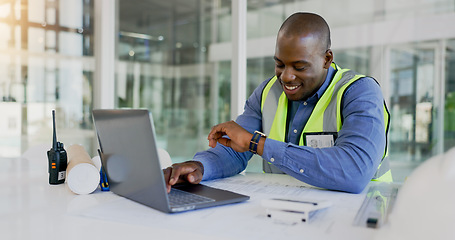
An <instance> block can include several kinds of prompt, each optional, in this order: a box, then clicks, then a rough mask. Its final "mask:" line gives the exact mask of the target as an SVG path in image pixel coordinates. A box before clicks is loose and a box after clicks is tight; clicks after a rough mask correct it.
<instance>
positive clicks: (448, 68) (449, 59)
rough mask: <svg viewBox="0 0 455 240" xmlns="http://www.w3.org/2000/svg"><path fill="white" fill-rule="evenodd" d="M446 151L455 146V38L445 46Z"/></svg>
mask: <svg viewBox="0 0 455 240" xmlns="http://www.w3.org/2000/svg"><path fill="white" fill-rule="evenodd" d="M445 53H446V54H444V59H445V69H443V70H444V71H445V84H444V86H445V91H444V99H445V103H444V108H443V109H444V151H447V150H449V149H450V148H452V147H454V146H455V39H452V40H449V41H447V46H445Z"/></svg>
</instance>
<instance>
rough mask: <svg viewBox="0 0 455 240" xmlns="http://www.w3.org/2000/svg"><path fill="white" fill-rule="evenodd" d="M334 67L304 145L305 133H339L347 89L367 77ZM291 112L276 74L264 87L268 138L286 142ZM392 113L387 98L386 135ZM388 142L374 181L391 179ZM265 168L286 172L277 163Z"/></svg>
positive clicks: (265, 122) (262, 106)
mask: <svg viewBox="0 0 455 240" xmlns="http://www.w3.org/2000/svg"><path fill="white" fill-rule="evenodd" d="M332 67H333V68H334V69H335V71H336V73H335V75H334V77H333V79H332V81H331V83H330V85H329V86H328V87H327V89H326V90H325V92H324V94H323V95H322V96H321V98H320V99H319V101H318V102H317V104H316V106H315V107H314V110H313V112H312V113H311V115H310V117H309V119H308V122H307V123H306V125H305V127H304V129H303V132H302V135H301V136H300V141H299V145H300V146H305V140H304V135H305V133H312V132H313V133H315V132H316V133H318V132H339V131H340V129H341V126H342V119H341V100H342V98H343V94H344V91H345V90H346V88H347V87H348V86H349V85H351V84H352V83H353V82H354V81H356V80H358V79H360V78H363V77H365V75H361V74H358V73H356V72H354V71H352V70H349V69H341V68H340V67H338V66H337V65H336V64H335V63H332ZM287 111H288V99H287V97H286V94H285V93H284V91H283V88H282V86H281V84H280V82H279V81H277V77H276V76H275V77H273V78H272V79H271V80H270V81H269V82H268V83H267V85H266V86H265V87H264V89H263V90H262V99H261V112H262V127H263V131H264V133H265V134H266V135H267V137H268V138H270V139H274V140H278V141H282V142H284V141H285V134H286V118H287ZM389 119H390V114H389V112H388V110H387V106H386V104H385V101H384V123H385V134H386V141H387V134H388V130H389ZM387 155H388V154H387V142H386V147H385V149H384V155H383V158H382V160H381V164H380V165H379V167H378V170H377V171H376V174H375V175H374V177H373V179H372V181H382V182H392V181H393V179H392V173H391V171H390V167H389V162H388V159H387ZM263 170H264V172H268V173H283V172H282V171H281V170H279V169H278V168H277V167H275V166H274V165H272V164H270V163H268V162H267V161H265V160H263Z"/></svg>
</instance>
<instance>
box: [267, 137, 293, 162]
mask: <svg viewBox="0 0 455 240" xmlns="http://www.w3.org/2000/svg"><path fill="white" fill-rule="evenodd" d="M287 145H288V144H287V143H285V142H280V141H277V140H273V139H270V138H266V139H265V143H264V149H263V150H262V158H263V159H264V160H266V161H267V162H269V163H271V164H273V165H276V166H280V165H285V150H286V147H287Z"/></svg>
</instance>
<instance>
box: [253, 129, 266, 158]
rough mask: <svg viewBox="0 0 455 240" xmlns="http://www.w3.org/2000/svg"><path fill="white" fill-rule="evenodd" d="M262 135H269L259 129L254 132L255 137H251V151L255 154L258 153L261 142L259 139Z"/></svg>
mask: <svg viewBox="0 0 455 240" xmlns="http://www.w3.org/2000/svg"><path fill="white" fill-rule="evenodd" d="M261 137H264V138H266V137H267V136H266V135H265V134H264V133H261V132H259V131H254V134H253V137H252V138H251V141H250V146H249V150H250V152H252V153H254V154H257V153H258V144H259V140H260V139H261Z"/></svg>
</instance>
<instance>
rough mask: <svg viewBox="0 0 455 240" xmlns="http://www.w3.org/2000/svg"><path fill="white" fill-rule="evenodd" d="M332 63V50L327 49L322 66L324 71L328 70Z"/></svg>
mask: <svg viewBox="0 0 455 240" xmlns="http://www.w3.org/2000/svg"><path fill="white" fill-rule="evenodd" d="M332 62H333V52H332V49H327V50H326V51H325V64H324V68H325V69H329V68H330V64H332Z"/></svg>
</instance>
